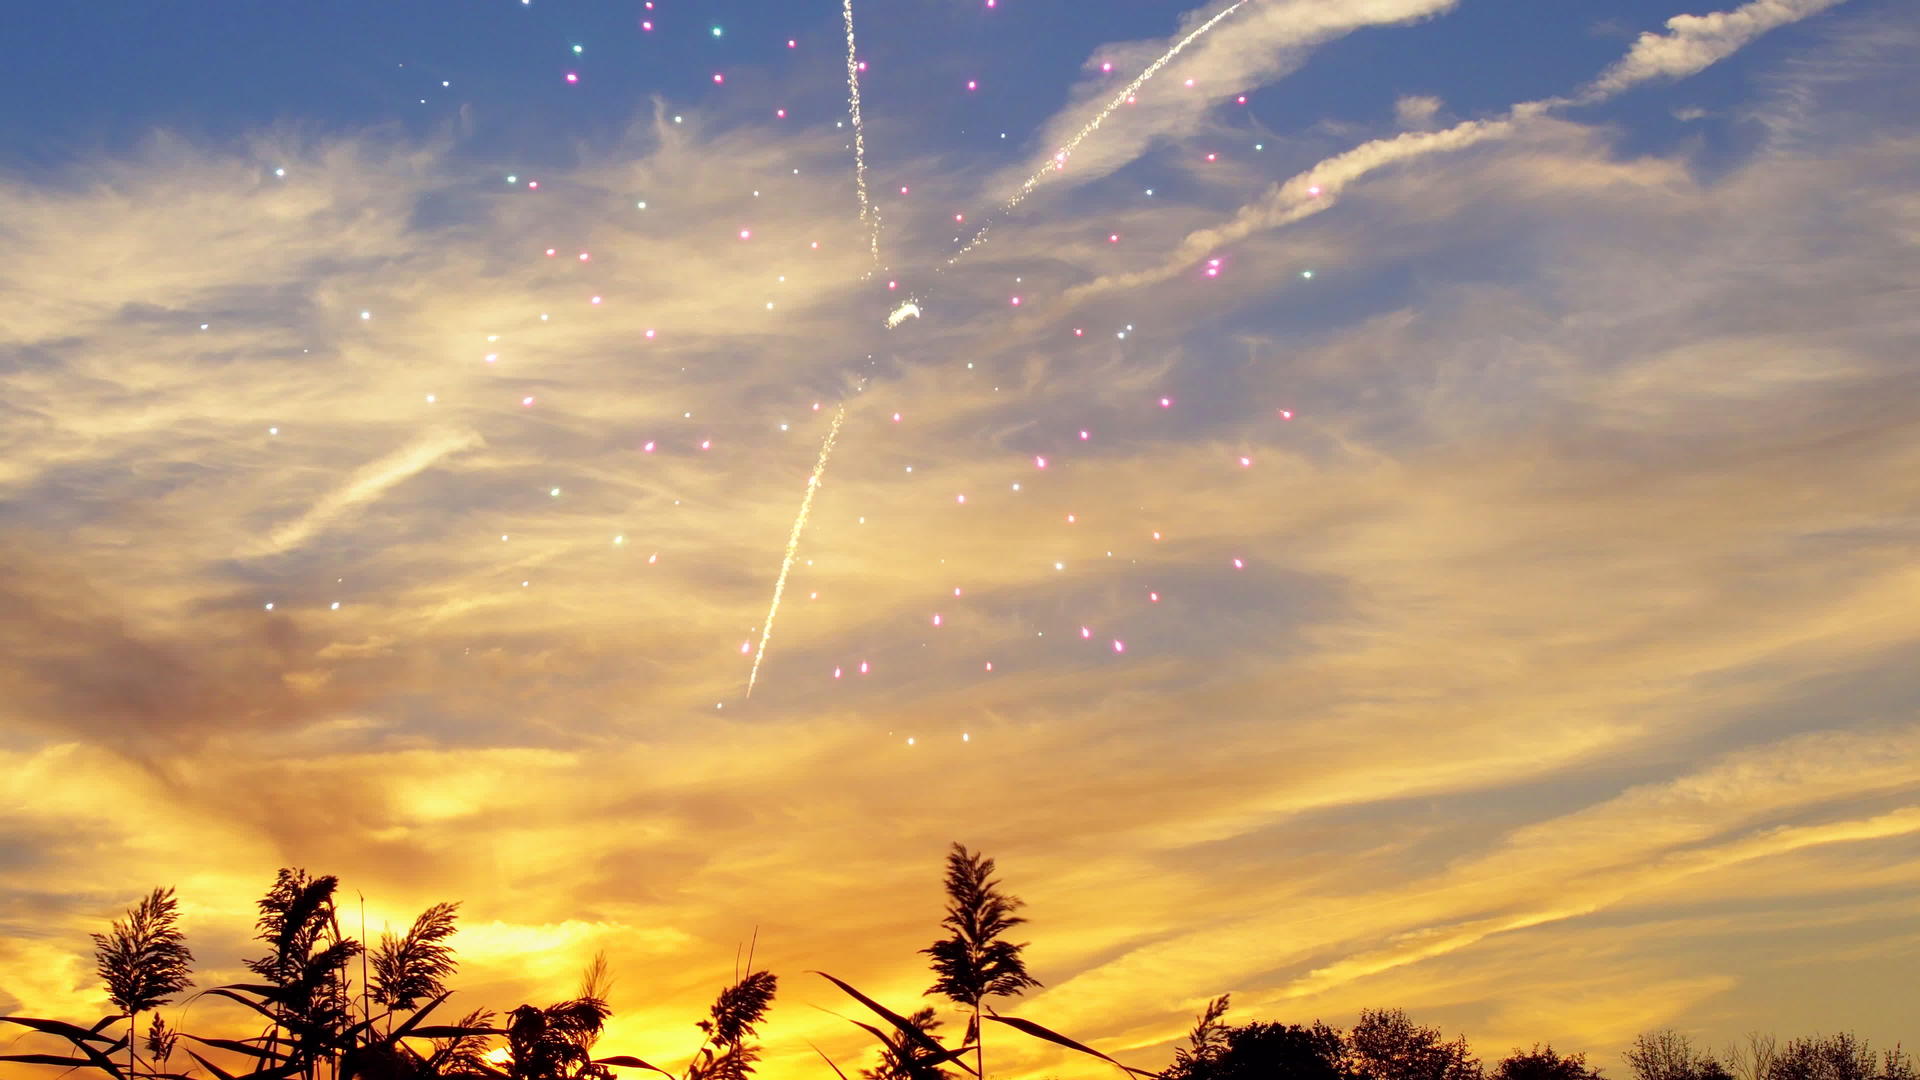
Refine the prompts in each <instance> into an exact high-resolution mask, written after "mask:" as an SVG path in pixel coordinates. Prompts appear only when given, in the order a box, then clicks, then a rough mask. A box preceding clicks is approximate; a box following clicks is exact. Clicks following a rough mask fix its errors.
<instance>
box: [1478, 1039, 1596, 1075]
mask: <svg viewBox="0 0 1920 1080" xmlns="http://www.w3.org/2000/svg"><path fill="white" fill-rule="evenodd" d="M1493 1080H1601V1076H1600V1070H1599V1069H1592V1068H1588V1067H1587V1055H1585V1054H1568V1055H1566V1056H1564V1057H1563V1056H1561V1055H1559V1054H1556V1053H1554V1051H1553V1046H1552V1045H1551V1044H1549V1045H1547V1046H1541V1045H1540V1044H1539V1043H1535V1044H1534V1046H1533V1049H1531V1050H1525V1051H1522V1050H1515V1051H1514V1052H1513V1053H1511V1054H1509V1055H1507V1057H1506V1059H1505V1060H1503V1061H1501V1062H1500V1064H1498V1065H1496V1066H1494V1069H1493Z"/></svg>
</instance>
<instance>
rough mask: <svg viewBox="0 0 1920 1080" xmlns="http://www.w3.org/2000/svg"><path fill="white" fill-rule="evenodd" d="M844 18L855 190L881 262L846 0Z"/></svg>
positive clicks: (850, 9) (871, 244) (870, 245)
mask: <svg viewBox="0 0 1920 1080" xmlns="http://www.w3.org/2000/svg"><path fill="white" fill-rule="evenodd" d="M840 14H841V17H842V19H843V20H844V21H845V22H846V24H847V115H848V116H849V117H850V118H851V120H852V122H853V189H854V191H855V192H856V193H858V194H859V196H860V222H861V224H863V225H866V226H867V229H868V234H867V247H868V249H869V250H870V251H871V252H872V253H873V261H874V263H875V264H876V265H877V264H878V263H879V262H880V211H878V210H875V209H874V208H873V201H872V200H871V199H869V198H867V136H866V130H867V129H866V125H865V124H863V123H862V122H861V120H860V61H859V58H858V55H857V54H856V53H855V51H854V45H853V0H842V2H841V6H840Z"/></svg>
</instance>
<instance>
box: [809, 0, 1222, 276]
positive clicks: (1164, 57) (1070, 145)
mask: <svg viewBox="0 0 1920 1080" xmlns="http://www.w3.org/2000/svg"><path fill="white" fill-rule="evenodd" d="M1253 2H1254V0H1235V2H1234V3H1232V4H1230V5H1228V6H1227V7H1226V8H1225V9H1223V10H1222V11H1221V12H1220V13H1219V14H1217V15H1215V16H1214V17H1213V18H1211V19H1208V20H1207V21H1206V22H1203V23H1201V24H1200V25H1199V26H1196V27H1194V28H1193V31H1192V32H1191V33H1189V34H1188V35H1187V36H1186V37H1183V38H1181V39H1180V40H1179V41H1176V42H1174V44H1173V47H1172V48H1171V49H1168V50H1167V51H1166V52H1164V53H1162V54H1160V59H1158V60H1155V61H1154V62H1153V63H1151V64H1148V65H1147V66H1146V69H1145V70H1144V71H1142V72H1140V74H1138V75H1136V76H1134V79H1133V81H1132V82H1130V83H1128V84H1127V85H1126V86H1124V87H1122V88H1121V90H1120V92H1119V93H1117V94H1115V95H1113V97H1112V98H1111V99H1109V100H1108V101H1107V104H1106V106H1105V107H1104V108H1102V109H1101V110H1100V111H1099V112H1098V113H1096V114H1094V117H1093V119H1091V120H1089V121H1087V123H1086V126H1085V127H1083V128H1081V129H1080V130H1079V131H1078V132H1076V133H1075V134H1074V136H1073V137H1072V138H1070V139H1068V140H1067V141H1066V143H1065V144H1064V145H1063V146H1061V147H1060V149H1058V150H1056V151H1055V152H1054V155H1053V159H1052V160H1051V161H1048V162H1047V163H1046V164H1045V165H1044V166H1042V167H1041V168H1040V170H1039V171H1038V172H1036V173H1034V174H1033V175H1032V176H1029V177H1027V179H1026V182H1025V183H1023V184H1021V185H1020V190H1018V191H1016V192H1014V193H1013V197H1012V198H1010V199H1008V200H1007V201H1006V203H1005V204H1004V205H1002V206H1001V207H1000V210H999V213H1002V214H1004V213H1006V212H1007V211H1009V210H1012V209H1013V208H1014V207H1016V206H1019V205H1020V203H1021V201H1022V200H1024V199H1025V198H1026V197H1027V196H1028V195H1029V194H1031V193H1032V192H1033V189H1034V188H1036V187H1038V186H1039V185H1040V181H1042V180H1044V179H1046V178H1047V174H1048V173H1052V172H1057V171H1059V170H1060V169H1062V168H1064V167H1065V166H1066V162H1067V159H1068V158H1069V157H1072V156H1073V151H1074V148H1075V147H1078V146H1079V145H1080V144H1081V143H1083V142H1085V141H1086V139H1087V137H1088V136H1089V135H1092V134H1093V133H1094V132H1096V131H1098V130H1100V125H1101V124H1103V123H1106V120H1107V117H1109V116H1112V115H1113V113H1114V110H1115V109H1118V108H1120V107H1121V106H1122V105H1125V104H1126V103H1127V99H1128V98H1130V97H1132V96H1133V95H1134V93H1135V92H1136V91H1138V90H1139V89H1140V88H1141V87H1142V86H1145V85H1146V84H1147V80H1149V79H1151V78H1153V77H1154V76H1155V75H1158V74H1159V73H1160V69H1161V68H1163V67H1166V66H1167V65H1168V64H1169V63H1172V62H1173V58H1174V57H1176V56H1179V55H1180V53H1181V51H1182V50H1184V49H1185V48H1186V47H1187V46H1189V45H1191V44H1193V43H1194V42H1196V41H1198V40H1200V38H1201V37H1202V36H1203V35H1205V34H1206V32H1207V31H1209V30H1211V29H1213V28H1214V26H1216V25H1217V24H1218V23H1219V22H1220V21H1221V20H1222V19H1225V18H1226V17H1227V16H1229V15H1232V14H1233V13H1234V12H1236V11H1239V10H1240V9H1241V8H1243V7H1246V6H1247V5H1248V4H1250V3H1253ZM847 3H848V10H849V11H851V10H852V3H853V0H847ZM848 18H849V19H851V18H852V16H851V15H849V16H848ZM848 26H849V27H851V26H852V23H848ZM847 33H848V39H847V40H848V41H852V40H853V39H852V33H853V31H852V30H851V29H849V30H848V31H847ZM854 108H855V110H856V111H857V110H858V109H859V104H858V98H856V99H855V105H854ZM859 138H860V136H859V133H858V126H857V125H856V128H855V134H854V146H855V148H856V152H857V149H858V147H859V145H860V143H859ZM992 228H993V223H992V222H991V221H989V222H987V224H985V225H982V226H980V230H979V231H978V232H976V233H974V234H973V239H971V240H968V241H967V243H966V245H965V246H964V247H962V248H961V249H960V250H959V251H956V252H954V253H953V254H952V255H951V256H949V257H948V258H947V265H948V266H952V265H953V264H954V263H955V262H957V261H958V260H959V259H960V257H961V256H963V255H965V254H966V253H967V252H969V251H972V250H973V249H974V248H976V247H979V246H980V245H981V244H983V243H985V242H986V239H987V232H988V230H990V229H992Z"/></svg>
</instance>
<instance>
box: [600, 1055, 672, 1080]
mask: <svg viewBox="0 0 1920 1080" xmlns="http://www.w3.org/2000/svg"><path fill="white" fill-rule="evenodd" d="M593 1063H594V1064H595V1065H618V1066H620V1067H621V1068H623V1069H651V1070H652V1071H654V1072H657V1073H659V1074H660V1075H661V1076H672V1075H673V1074H672V1073H670V1072H668V1071H667V1070H665V1069H663V1068H661V1067H660V1066H658V1065H649V1064H647V1063H646V1062H644V1061H641V1060H640V1059H639V1058H637V1057H634V1056H633V1055H632V1054H615V1055H613V1056H612V1057H603V1058H594V1059H593Z"/></svg>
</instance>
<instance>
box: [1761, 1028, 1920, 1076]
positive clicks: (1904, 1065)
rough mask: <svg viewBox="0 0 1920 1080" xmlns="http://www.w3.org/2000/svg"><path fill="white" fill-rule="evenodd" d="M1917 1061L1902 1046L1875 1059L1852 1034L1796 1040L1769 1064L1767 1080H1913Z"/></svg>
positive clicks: (1781, 1049) (1869, 1049) (1871, 1051)
mask: <svg viewBox="0 0 1920 1080" xmlns="http://www.w3.org/2000/svg"><path fill="white" fill-rule="evenodd" d="M1913 1076H1914V1068H1913V1061H1912V1059H1911V1058H1909V1057H1908V1056H1907V1054H1906V1052H1905V1051H1903V1050H1902V1049H1901V1048H1900V1047H1899V1046H1898V1045H1896V1046H1894V1048H1893V1049H1891V1050H1888V1051H1887V1052H1886V1053H1885V1054H1884V1055H1880V1056H1875V1054H1874V1052H1873V1050H1872V1048H1871V1047H1869V1046H1868V1045H1867V1043H1866V1041H1865V1040H1862V1039H1857V1038H1855V1037H1854V1036H1853V1034H1852V1033H1850V1032H1845V1031H1843V1032H1840V1033H1839V1034H1837V1035H1828V1036H1824V1037H1823V1036H1815V1037H1813V1038H1810V1039H1792V1040H1789V1041H1788V1042H1787V1045H1785V1046H1783V1047H1781V1048H1780V1050H1779V1052H1778V1053H1776V1054H1774V1055H1773V1057H1772V1059H1771V1060H1770V1061H1769V1062H1768V1063H1767V1068H1766V1073H1765V1080H1912V1078H1913Z"/></svg>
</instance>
